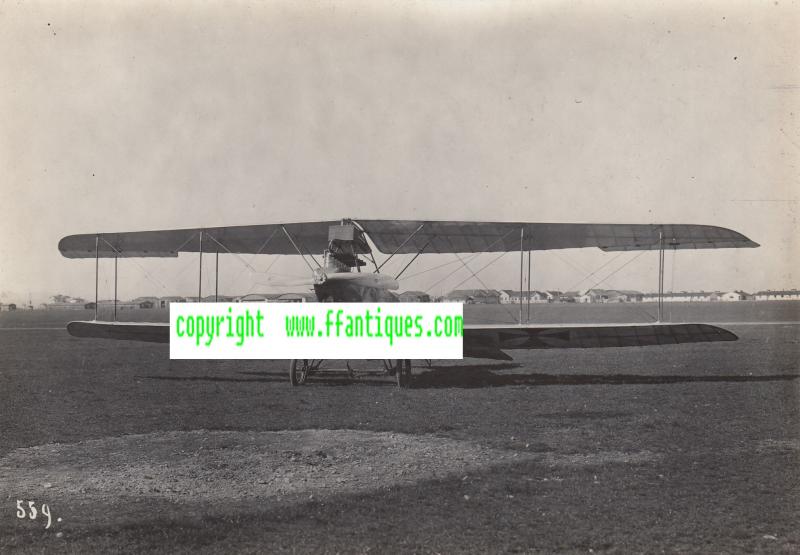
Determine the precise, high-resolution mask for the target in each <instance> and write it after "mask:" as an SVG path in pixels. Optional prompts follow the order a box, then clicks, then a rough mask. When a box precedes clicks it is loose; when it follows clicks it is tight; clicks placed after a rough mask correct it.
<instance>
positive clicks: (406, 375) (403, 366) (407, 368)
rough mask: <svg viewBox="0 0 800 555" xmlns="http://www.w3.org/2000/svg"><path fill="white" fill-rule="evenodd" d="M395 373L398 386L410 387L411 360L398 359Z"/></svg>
mask: <svg viewBox="0 0 800 555" xmlns="http://www.w3.org/2000/svg"><path fill="white" fill-rule="evenodd" d="M395 375H396V376H397V386H398V387H402V388H407V387H411V361H410V360H408V359H405V360H398V361H397V365H396V366H395Z"/></svg>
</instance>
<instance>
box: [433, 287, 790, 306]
mask: <svg viewBox="0 0 800 555" xmlns="http://www.w3.org/2000/svg"><path fill="white" fill-rule="evenodd" d="M528 294H529V292H528V291H513V290H509V289H499V290H498V289H456V290H454V291H451V292H450V293H448V294H447V295H445V296H444V297H442V298H441V300H443V301H448V302H460V303H465V304H516V303H519V302H523V303H524V302H526V301H527V299H528V298H529V297H528ZM662 299H663V301H664V302H680V303H692V302H717V301H748V300H753V301H788V300H800V290H797V289H792V290H782V291H772V290H767V291H759V292H757V293H752V294H751V293H747V292H745V291H739V290H736V291H727V292H722V291H681V292H672V293H664V294H663V295H662ZM657 300H658V293H642V292H640V291H631V290H620V289H587V290H585V291H567V292H561V291H530V302H531V303H556V302H562V303H642V302H645V303H646V302H656V301H657Z"/></svg>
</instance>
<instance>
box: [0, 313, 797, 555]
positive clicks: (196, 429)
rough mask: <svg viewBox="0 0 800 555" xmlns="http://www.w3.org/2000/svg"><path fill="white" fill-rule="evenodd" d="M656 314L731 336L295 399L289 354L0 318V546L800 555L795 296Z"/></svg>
mask: <svg viewBox="0 0 800 555" xmlns="http://www.w3.org/2000/svg"><path fill="white" fill-rule="evenodd" d="M506 308H510V309H511V314H509V313H508V312H507V311H506ZM637 309H638V310H639V312H638V314H639V315H640V316H639V321H647V319H646V314H645V313H646V312H648V311H649V312H650V313H651V314H652V313H654V306H653V305H592V306H577V305H535V306H533V311H534V312H533V319H534V320H536V321H544V322H564V321H574V322H600V321H609V322H618V321H631V320H636V319H637V318H636V317H634V315H635V314H637V312H636V310H637ZM466 310H467V312H466V314H467V320H468V321H485V322H490V321H512V316H516V310H518V309H517V308H516V307H475V306H470V307H466ZM642 310H643V311H644V312H645V313H643V312H641V311H642ZM667 310H668V313H667V314H668V316H670V317H671V319H672V320H674V321H708V322H727V323H729V324H726V327H728V328H729V329H731V330H732V331H734V332H735V333H736V334H737V335H738V336H739V338H740V339H739V341H737V342H735V343H712V344H696V345H677V346H666V347H655V348H632V349H587V350H569V351H560V350H549V351H535V352H523V353H520V352H515V353H514V354H515V355H519V356H518V357H517V360H515V361H514V362H513V363H497V362H486V361H481V360H469V359H468V360H464V361H458V362H449V363H447V364H440V365H439V364H435V365H434V367H433V368H430V369H428V368H415V387H414V388H413V389H410V390H399V389H397V388H396V387H394V386H393V385H392V382H391V380H390V379H389V378H387V377H385V376H381V375H378V374H377V373H375V372H372V373H369V374H365V375H362V376H361V377H359V378H358V379H356V380H351V379H349V378H347V377H346V376H345V375H343V374H331V375H324V376H320V377H315V378H312V379H311V380H310V383H309V385H308V386H306V387H302V388H291V387H290V386H289V384H288V379H287V376H286V363H285V361H200V362H198V361H170V360H169V358H168V347H167V346H166V345H152V344H138V343H129V342H112V341H105V340H81V339H77V338H73V337H70V336H69V335H67V334H66V333H65V332H64V331H63V328H62V326H63V324H64V322H65V321H68V320H70V319H90V318H91V317H92V316H93V313H90V312H87V313H86V314H84V313H82V311H81V312H77V313H57V312H49V313H48V312H39V311H34V312H18V313H3V314H0V328H2V329H0V438H1V439H2V441H0V492H2V493H3V494H4V495H3V501H2V502H3V503H5V508H4V509H3V510H2V511H0V551H2V552H6V551H16V550H19V551H28V552H43V551H44V552H50V551H67V552H75V553H84V552H109V551H115V552H116V551H123V552H139V551H149V550H152V551H159V552H168V553H174V552H198V551H206V552H217V551H226V552H232V551H236V552H280V551H286V552H309V551H313V552H359V553H361V552H368V551H369V552H398V551H399V552H444V553H448V552H456V551H460V552H472V553H485V552H520V551H524V552H529V551H539V552H552V551H568V552H584V553H588V552H590V551H593V552H599V551H622V552H630V551H640V552H656V551H663V550H666V551H681V552H685V551H690V552H704V553H706V552H745V551H748V552H752V551H758V552H762V551H763V552H784V553H789V552H798V551H800V532H799V531H798V527H797V522H798V521H800V379H798V378H800V362H798V360H799V359H800V325H797V322H798V321H800V303H792V302H788V303H779V302H775V303H770V302H767V303H715V304H694V305H689V304H680V305H672V306H670V305H668V306H667ZM153 312H157V311H131V313H130V314H126V315H125V316H126V318H125V319H133V318H132V317H135V318H138V319H151V318H150V316H152V315H153V314H152V313H153ZM148 313H150V314H148ZM158 317H159V318H163V317H164V313H162V314H160V315H159V316H158ZM736 322H740V323H738V324H737V323H736ZM770 322H781V323H770ZM46 328H56V329H46ZM359 368H361V369H362V370H364V371H366V370H368V369H370V368H375V366H374V365H372V366H370V365H369V364H367V363H362V364H360V365H359ZM17 500H25V501H28V500H32V501H35V502H36V504H37V506H38V504H41V503H47V504H49V506H50V508H51V512H52V516H53V519H54V520H53V524H52V526H51V528H50V529H48V530H45V529H44V522H43V520H42V518H41V516H39V517H38V518H37V519H35V520H31V519H29V518H26V519H18V518H16V516H15V510H16V501H17ZM56 518H61V519H62V521H61V522H57V521H56V520H55V519H56Z"/></svg>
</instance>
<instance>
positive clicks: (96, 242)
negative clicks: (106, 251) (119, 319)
mask: <svg viewBox="0 0 800 555" xmlns="http://www.w3.org/2000/svg"><path fill="white" fill-rule="evenodd" d="M99 279H100V236H99V235H95V236H94V320H95V322H96V321H97V303H98V302H99V299H98V297H97V294H98V291H99V289H100V281H99Z"/></svg>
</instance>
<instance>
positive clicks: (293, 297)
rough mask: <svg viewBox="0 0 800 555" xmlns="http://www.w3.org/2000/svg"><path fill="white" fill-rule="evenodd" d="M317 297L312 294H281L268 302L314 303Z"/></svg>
mask: <svg viewBox="0 0 800 555" xmlns="http://www.w3.org/2000/svg"><path fill="white" fill-rule="evenodd" d="M316 301H317V296H316V295H315V294H314V293H282V294H281V295H279V296H278V297H276V298H274V299H272V300H271V301H269V302H273V303H314V302H316Z"/></svg>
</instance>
